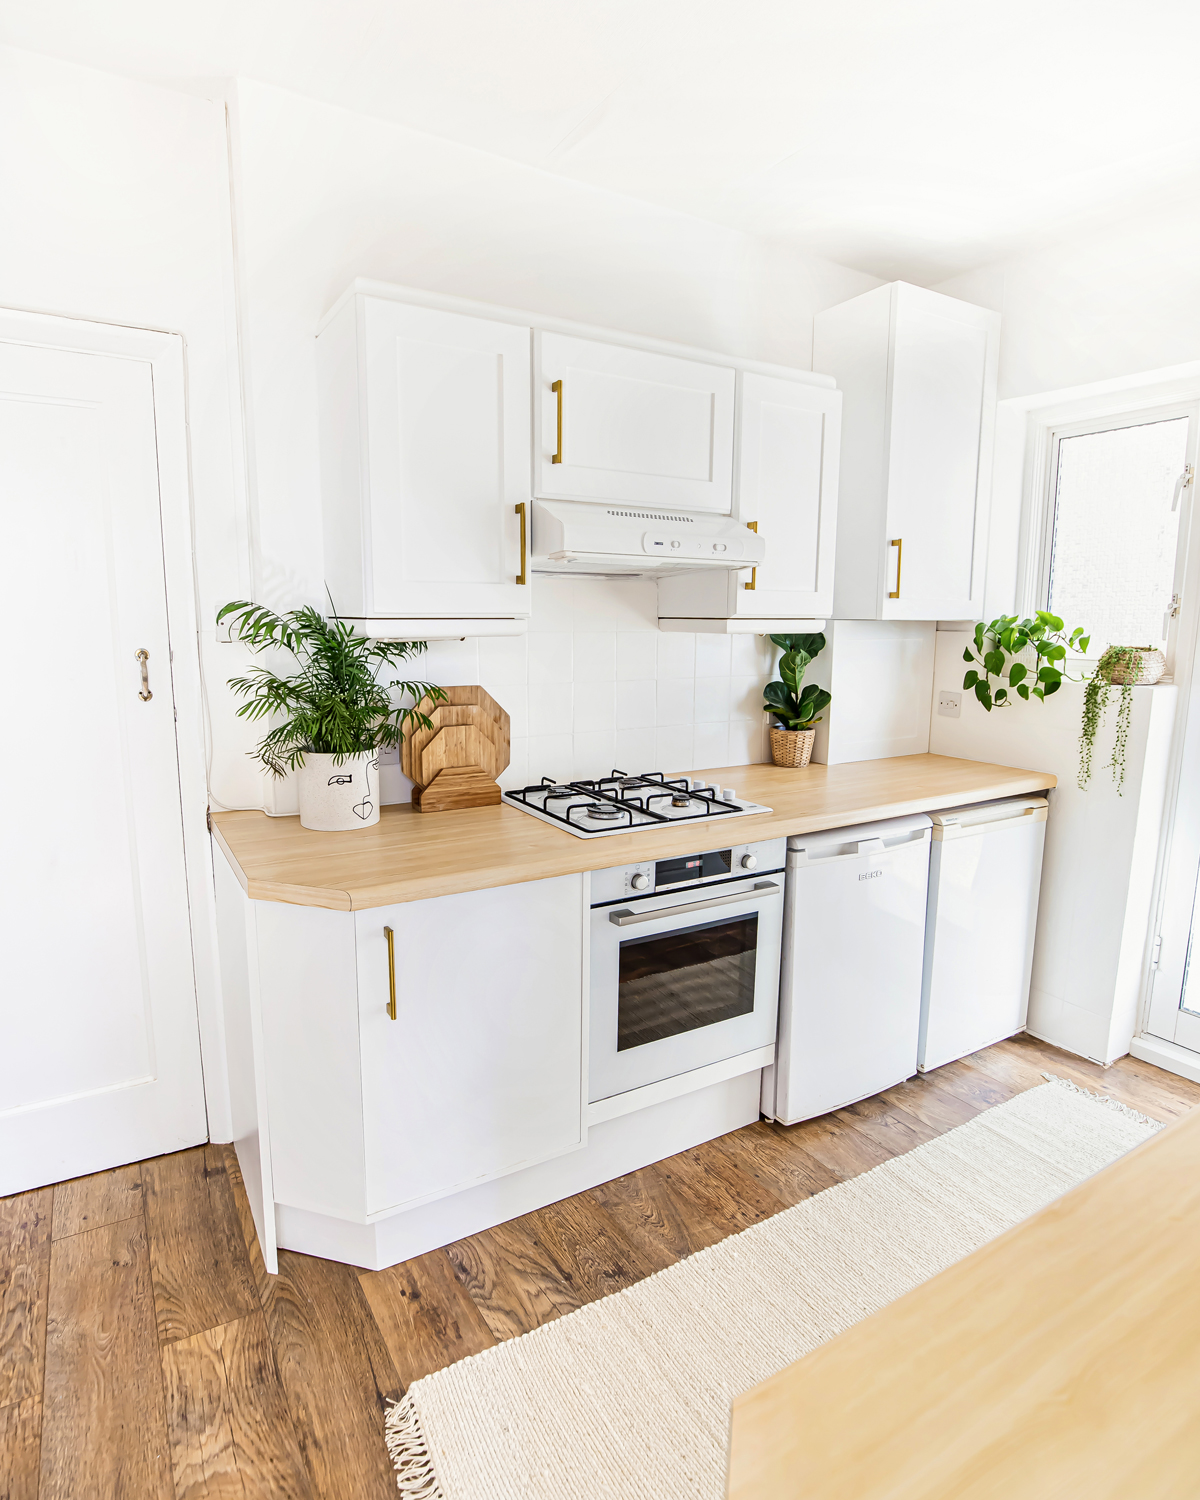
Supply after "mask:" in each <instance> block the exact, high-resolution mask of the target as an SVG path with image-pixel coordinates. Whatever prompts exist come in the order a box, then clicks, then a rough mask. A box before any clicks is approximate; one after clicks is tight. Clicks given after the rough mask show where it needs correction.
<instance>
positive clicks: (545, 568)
mask: <svg viewBox="0 0 1200 1500" xmlns="http://www.w3.org/2000/svg"><path fill="white" fill-rule="evenodd" d="M765 556H766V543H765V539H764V538H763V537H761V536H759V535H758V534H757V533H756V532H753V531H750V530H749V529H748V528H747V527H746V526H744V525H742V523H741V522H740V521H734V520H731V519H730V518H729V517H728V516H715V515H712V514H707V513H705V512H703V511H693V512H692V513H691V514H689V513H688V512H686V511H659V510H626V509H625V508H624V507H622V508H620V509H618V508H617V507H615V506H606V505H603V504H597V503H595V502H594V501H588V500H535V501H534V502H533V548H532V555H531V558H530V562H531V565H532V568H533V571H534V572H535V573H559V574H568V575H569V574H575V575H576V576H577V577H592V578H594V577H596V576H597V575H604V576H607V577H610V578H612V577H637V576H644V577H650V578H663V577H666V576H668V575H670V574H673V573H707V572H710V571H711V570H712V569H713V568H725V569H729V568H746V569H749V568H754V567H758V566H760V565H761V563H762V561H763V559H764V557H765Z"/></svg>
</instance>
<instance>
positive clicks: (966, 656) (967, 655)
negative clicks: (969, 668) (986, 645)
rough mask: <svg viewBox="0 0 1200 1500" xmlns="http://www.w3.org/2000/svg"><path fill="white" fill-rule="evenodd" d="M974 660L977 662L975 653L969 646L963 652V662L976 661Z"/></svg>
mask: <svg viewBox="0 0 1200 1500" xmlns="http://www.w3.org/2000/svg"><path fill="white" fill-rule="evenodd" d="M974 660H975V653H974V652H973V651H972V650H971V648H970V646H967V647H966V648H965V649H964V650H963V661H974Z"/></svg>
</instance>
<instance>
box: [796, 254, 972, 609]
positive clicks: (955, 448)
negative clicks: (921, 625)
mask: <svg viewBox="0 0 1200 1500" xmlns="http://www.w3.org/2000/svg"><path fill="white" fill-rule="evenodd" d="M999 347H1000V318H999V315H998V314H996V313H993V312H989V311H987V310H986V309H984V308H981V307H973V306H972V305H971V304H970V303H966V302H959V301H957V300H956V299H955V298H953V297H943V296H941V295H940V294H939V293H937V292H930V291H926V290H924V289H923V288H921V287H915V286H909V285H908V284H907V283H906V282H903V281H898V282H893V283H892V284H891V285H889V286H882V287H877V288H876V289H875V290H874V291H872V292H867V293H865V294H864V295H863V296H861V297H855V298H854V299H853V300H852V301H850V302H843V303H842V304H841V305H840V306H838V307H833V308H830V309H829V310H828V311H827V312H823V313H821V314H819V315H818V317H817V318H816V321H815V327H814V338H813V366H814V368H815V369H817V370H820V371H822V372H824V373H826V374H829V375H832V376H833V377H834V378H835V379H836V381H837V383H838V385H839V386H840V387H841V389H842V392H843V396H844V401H845V405H844V408H843V416H842V464H841V487H840V498H839V511H838V542H837V567H836V579H835V586H834V600H833V613H834V616H835V617H836V618H838V619H851V620H939V619H940V620H964V619H977V618H978V617H979V613H980V610H981V609H982V604H983V582H984V579H983V574H984V564H985V561H986V539H987V511H988V494H989V485H990V477H991V465H992V437H993V430H994V425H995V409H996V367H997V362H998V359H999Z"/></svg>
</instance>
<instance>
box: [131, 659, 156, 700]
mask: <svg viewBox="0 0 1200 1500" xmlns="http://www.w3.org/2000/svg"><path fill="white" fill-rule="evenodd" d="M133 659H134V661H140V662H141V664H142V690H141V692H140V693H139V694H138V697H139V698H140V699H141V700H142V702H143V703H149V702H150V700H151V698H153V697H154V694H153V693H152V692H151V691H150V667H149V661H150V653H149V651H147V650H146V648H145V646H143V647H142V649H141V650H140V651H135V652H134V653H133Z"/></svg>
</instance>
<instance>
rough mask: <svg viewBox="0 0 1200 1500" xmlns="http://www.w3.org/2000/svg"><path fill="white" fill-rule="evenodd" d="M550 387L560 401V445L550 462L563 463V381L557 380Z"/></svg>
mask: <svg viewBox="0 0 1200 1500" xmlns="http://www.w3.org/2000/svg"><path fill="white" fill-rule="evenodd" d="M550 389H551V390H552V391H553V392H554V394H555V397H556V398H557V401H558V446H557V447H556V448H555V450H554V456H553V458H551V460H550V462H551V463H552V464H560V463H562V381H561V380H556V381H555V382H554V384H553V385H552V386H551V387H550Z"/></svg>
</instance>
